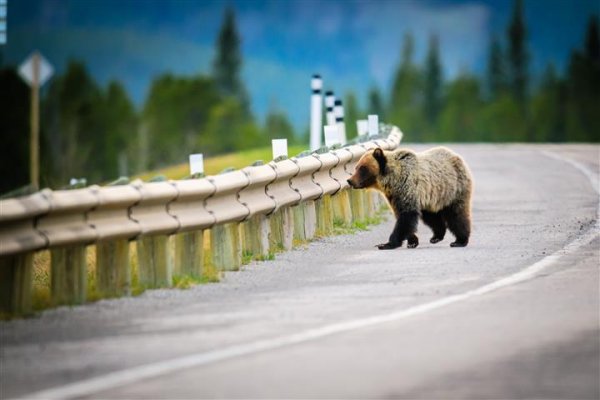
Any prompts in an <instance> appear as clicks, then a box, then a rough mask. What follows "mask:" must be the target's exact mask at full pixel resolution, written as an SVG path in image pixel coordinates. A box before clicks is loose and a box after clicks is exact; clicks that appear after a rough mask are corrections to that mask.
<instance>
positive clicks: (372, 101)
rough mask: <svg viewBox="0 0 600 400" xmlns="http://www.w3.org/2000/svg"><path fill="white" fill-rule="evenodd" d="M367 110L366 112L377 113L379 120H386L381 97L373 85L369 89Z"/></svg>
mask: <svg viewBox="0 0 600 400" xmlns="http://www.w3.org/2000/svg"><path fill="white" fill-rule="evenodd" d="M367 112H368V114H375V115H378V116H379V120H380V121H385V120H386V113H385V106H384V101H383V97H382V95H381V91H380V90H379V88H378V87H377V86H373V87H371V89H370V90H369V106H368V109H367Z"/></svg>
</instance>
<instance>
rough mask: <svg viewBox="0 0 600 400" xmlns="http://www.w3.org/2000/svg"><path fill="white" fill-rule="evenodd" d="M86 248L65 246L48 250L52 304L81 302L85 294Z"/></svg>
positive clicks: (83, 300) (84, 298)
mask: <svg viewBox="0 0 600 400" xmlns="http://www.w3.org/2000/svg"><path fill="white" fill-rule="evenodd" d="M86 255H87V248H86V246H66V247H59V248H55V249H52V250H51V251H50V259H51V267H50V293H51V297H52V302H53V303H54V304H57V305H58V304H82V303H84V302H85V300H86V295H87V259H86Z"/></svg>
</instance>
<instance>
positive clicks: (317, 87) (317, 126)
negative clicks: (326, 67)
mask: <svg viewBox="0 0 600 400" xmlns="http://www.w3.org/2000/svg"><path fill="white" fill-rule="evenodd" d="M310 86H311V89H312V96H311V99H310V101H311V102H310V149H311V150H316V149H318V148H319V147H321V126H322V125H323V99H322V96H321V89H322V88H323V80H322V79H321V75H317V74H315V75H313V77H312V80H311V82H310Z"/></svg>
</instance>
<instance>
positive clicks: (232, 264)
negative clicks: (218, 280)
mask: <svg viewBox="0 0 600 400" xmlns="http://www.w3.org/2000/svg"><path fill="white" fill-rule="evenodd" d="M210 251H211V257H212V262H213V265H214V267H215V268H217V269H218V270H220V271H237V270H239V269H240V266H241V265H242V248H241V246H240V233H239V226H238V223H235V222H232V223H228V224H222V225H215V226H213V227H212V229H211V232H210Z"/></svg>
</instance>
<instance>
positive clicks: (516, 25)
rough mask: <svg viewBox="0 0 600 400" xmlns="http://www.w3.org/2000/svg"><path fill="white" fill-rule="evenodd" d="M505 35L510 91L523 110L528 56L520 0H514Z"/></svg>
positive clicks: (527, 77)
mask: <svg viewBox="0 0 600 400" xmlns="http://www.w3.org/2000/svg"><path fill="white" fill-rule="evenodd" d="M507 33H508V66H509V81H510V89H511V92H512V94H513V96H514V98H515V100H516V101H517V103H519V105H520V106H521V107H522V108H523V107H524V106H525V101H526V99H527V85H528V79H529V75H528V64H529V55H528V53H527V48H526V44H525V41H526V39H527V28H526V27H525V19H524V17H523V1H522V0H515V5H514V9H513V16H512V20H511V22H510V25H509V26H508V31H507Z"/></svg>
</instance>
